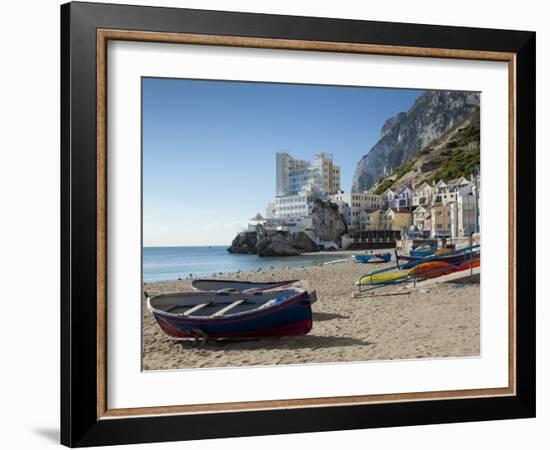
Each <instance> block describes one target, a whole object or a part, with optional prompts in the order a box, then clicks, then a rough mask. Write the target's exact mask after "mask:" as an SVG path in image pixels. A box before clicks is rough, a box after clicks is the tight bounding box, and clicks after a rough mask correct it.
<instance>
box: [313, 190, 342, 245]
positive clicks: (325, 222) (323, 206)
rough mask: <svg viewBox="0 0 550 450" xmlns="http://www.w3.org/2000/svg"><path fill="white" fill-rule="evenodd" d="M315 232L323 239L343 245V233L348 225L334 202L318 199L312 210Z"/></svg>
mask: <svg viewBox="0 0 550 450" xmlns="http://www.w3.org/2000/svg"><path fill="white" fill-rule="evenodd" d="M312 222H313V232H314V233H315V236H317V237H318V238H319V239H320V240H321V241H329V242H335V243H336V244H338V246H340V245H341V239H342V235H343V234H345V233H346V232H347V227H346V224H345V222H344V219H343V217H342V215H341V214H340V212H339V211H338V207H337V206H336V205H335V204H334V203H328V202H322V201H321V200H316V201H315V205H314V206H313V212H312Z"/></svg>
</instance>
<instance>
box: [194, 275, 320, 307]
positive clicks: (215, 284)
mask: <svg viewBox="0 0 550 450" xmlns="http://www.w3.org/2000/svg"><path fill="white" fill-rule="evenodd" d="M191 287H192V288H193V289H194V290H195V291H199V292H222V293H224V292H227V293H245V294H246V293H254V292H265V291H278V290H281V289H302V290H304V291H309V284H308V282H307V281H305V280H285V281H266V282H259V283H256V282H253V281H236V280H215V279H206V278H205V279H202V280H201V279H197V280H193V281H192V282H191ZM309 296H310V302H311V303H315V302H316V301H317V294H316V292H315V291H313V292H309Z"/></svg>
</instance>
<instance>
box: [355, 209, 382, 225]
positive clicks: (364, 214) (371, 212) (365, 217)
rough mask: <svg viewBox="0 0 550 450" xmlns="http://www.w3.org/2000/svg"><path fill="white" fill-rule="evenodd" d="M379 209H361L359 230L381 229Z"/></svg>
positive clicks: (380, 211)
mask: <svg viewBox="0 0 550 450" xmlns="http://www.w3.org/2000/svg"><path fill="white" fill-rule="evenodd" d="M382 215H383V211H382V210H381V209H367V210H363V211H361V215H360V217H359V220H360V228H361V230H381V229H382Z"/></svg>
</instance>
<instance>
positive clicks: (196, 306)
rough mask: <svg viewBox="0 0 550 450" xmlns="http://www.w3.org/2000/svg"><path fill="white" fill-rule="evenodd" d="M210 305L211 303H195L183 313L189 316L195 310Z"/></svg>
mask: <svg viewBox="0 0 550 450" xmlns="http://www.w3.org/2000/svg"><path fill="white" fill-rule="evenodd" d="M208 305H210V303H199V304H198V305H195V306H193V307H192V308H189V309H188V310H187V311H185V312H184V313H183V315H184V316H189V315H190V314H193V313H194V312H195V311H198V310H199V309H202V308H204V307H205V306H208Z"/></svg>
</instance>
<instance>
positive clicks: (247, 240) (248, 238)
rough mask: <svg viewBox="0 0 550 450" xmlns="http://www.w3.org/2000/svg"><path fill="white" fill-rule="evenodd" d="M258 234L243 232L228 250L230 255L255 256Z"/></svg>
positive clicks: (236, 237)
mask: <svg viewBox="0 0 550 450" xmlns="http://www.w3.org/2000/svg"><path fill="white" fill-rule="evenodd" d="M257 242H258V240H257V238H256V232H243V233H239V234H237V236H235V238H234V239H233V242H231V246H230V247H229V248H228V249H227V251H228V252H229V253H244V254H249V255H253V254H255V253H256V243H257Z"/></svg>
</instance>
